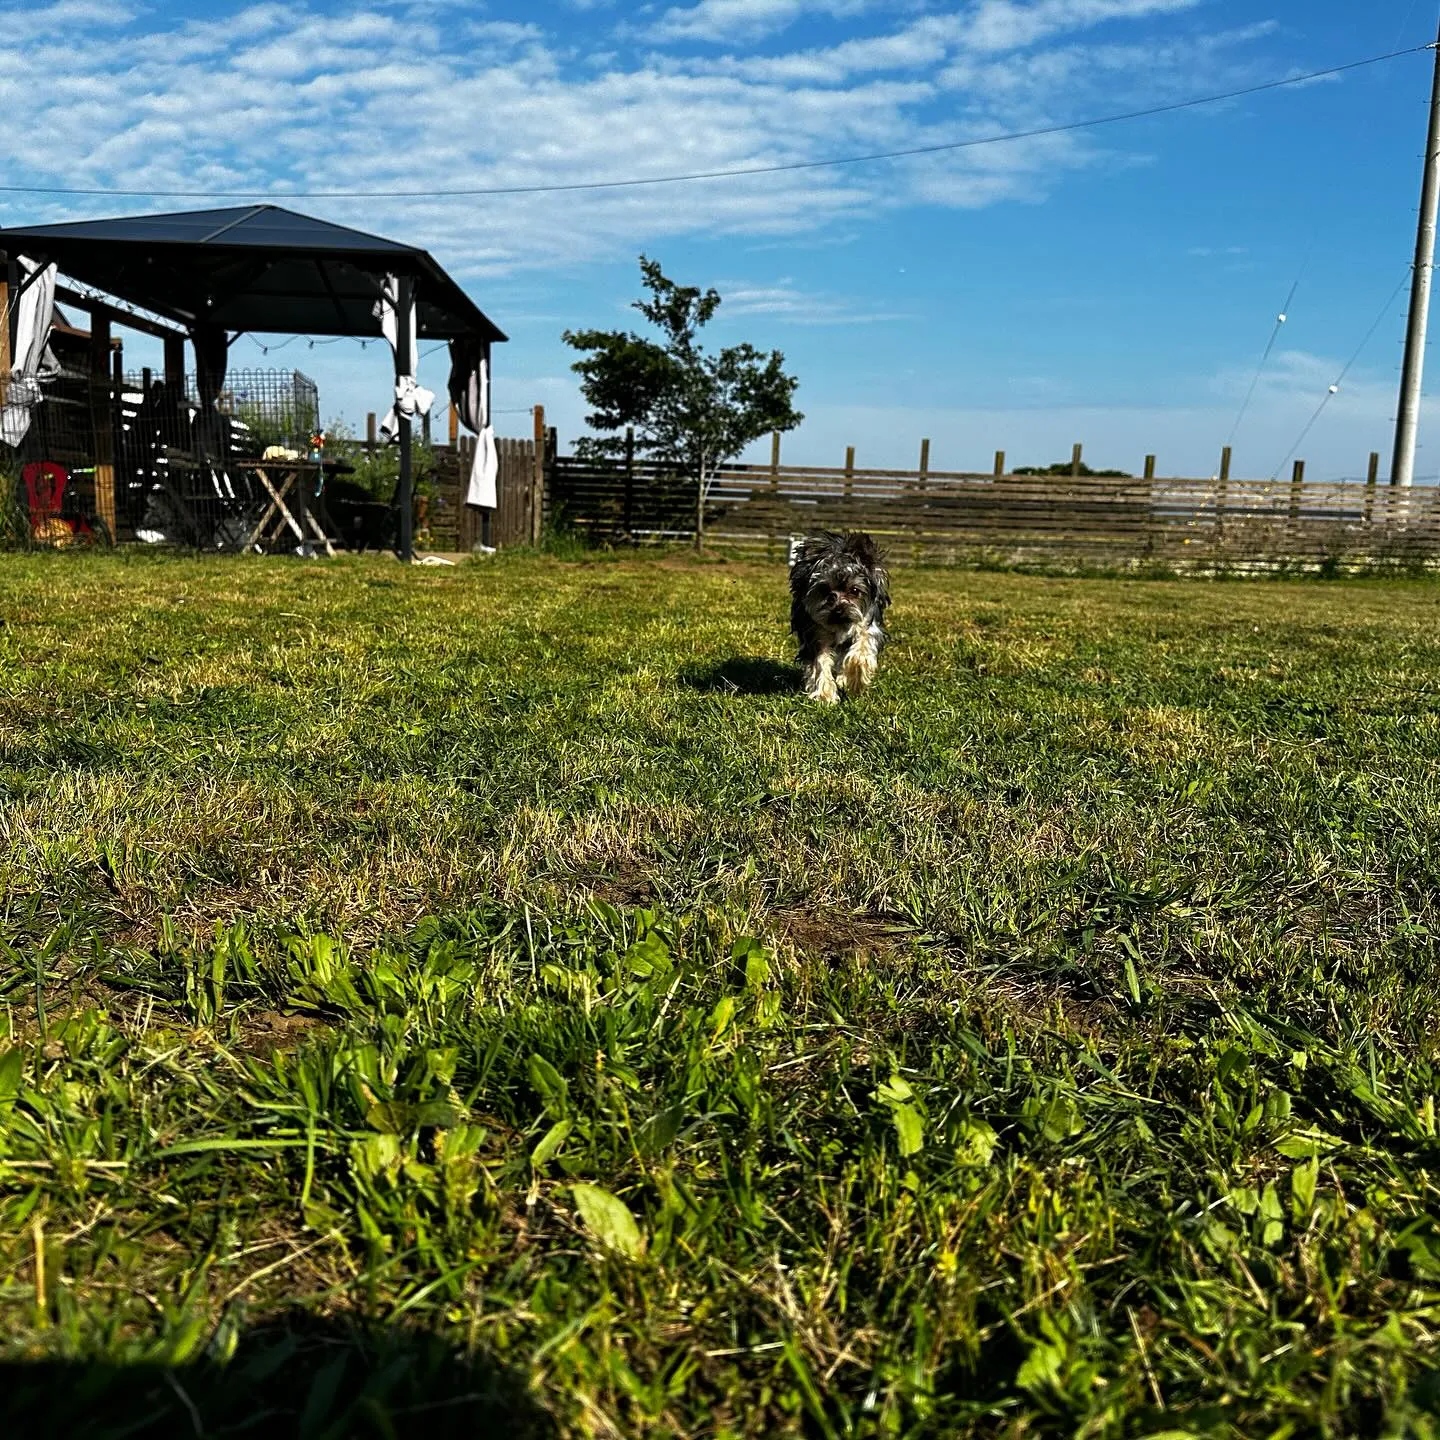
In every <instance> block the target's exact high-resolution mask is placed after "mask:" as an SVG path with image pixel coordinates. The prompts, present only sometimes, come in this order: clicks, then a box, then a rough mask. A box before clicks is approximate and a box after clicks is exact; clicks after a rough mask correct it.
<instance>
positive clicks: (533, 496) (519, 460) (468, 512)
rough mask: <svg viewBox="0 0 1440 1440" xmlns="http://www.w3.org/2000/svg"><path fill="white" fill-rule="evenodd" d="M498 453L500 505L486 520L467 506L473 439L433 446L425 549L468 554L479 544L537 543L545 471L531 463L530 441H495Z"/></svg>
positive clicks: (540, 523)
mask: <svg viewBox="0 0 1440 1440" xmlns="http://www.w3.org/2000/svg"><path fill="white" fill-rule="evenodd" d="M496 445H497V447H498V449H499V452H500V478H499V483H498V485H497V487H496V488H497V490H498V495H497V499H498V500H499V502H500V503H499V505H498V506H497V507H496V509H495V510H494V511H493V512H492V513H491V514H490V515H488V516H487V515H484V514H483V513H482V512H481V511H478V510H472V509H470V508H469V507H468V506H467V505H466V504H465V493H466V491H467V489H468V488H469V482H470V465H471V462H472V459H473V457H474V454H475V440H474V437H473V436H465V435H462V436H460V437H459V438H458V441H457V443H456V444H454V445H450V446H436V447H435V449H434V452H433V454H434V460H435V470H434V474H433V476H432V480H431V489H432V491H433V495H432V497H431V500H430V504H429V505H428V507H427V511H426V516H425V519H426V526H425V528H426V529H427V530H428V532H429V547H430V548H432V549H435V550H452V551H470V550H473V549H474V548H475V547H476V546H477V545H490V546H494V547H495V548H496V549H502V548H505V547H508V546H513V545H534V544H538V543H539V540H540V535H541V526H542V523H543V520H542V517H543V514H544V500H543V489H544V484H545V467H544V463H543V461H542V464H541V465H540V466H538V467H537V465H536V463H535V442H534V441H533V440H506V439H502V440H497V441H496Z"/></svg>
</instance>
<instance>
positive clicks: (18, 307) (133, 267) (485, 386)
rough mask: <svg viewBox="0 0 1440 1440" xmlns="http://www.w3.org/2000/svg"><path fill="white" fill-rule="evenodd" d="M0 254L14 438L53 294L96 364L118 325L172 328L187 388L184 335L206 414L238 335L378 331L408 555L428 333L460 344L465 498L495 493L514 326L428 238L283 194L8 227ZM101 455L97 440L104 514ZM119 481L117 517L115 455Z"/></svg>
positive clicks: (33, 396) (3, 436) (37, 375)
mask: <svg viewBox="0 0 1440 1440" xmlns="http://www.w3.org/2000/svg"><path fill="white" fill-rule="evenodd" d="M0 262H3V266H4V269H3V272H0V315H5V316H7V318H8V321H9V324H8V326H7V327H4V328H3V329H0V383H3V382H5V380H6V379H7V377H8V385H7V387H6V389H5V390H4V392H3V393H0V401H3V406H0V441H5V442H8V443H10V444H11V445H16V444H18V443H19V441H20V439H23V437H24V435H25V433H26V430H27V429H28V426H29V422H30V417H31V413H32V411H33V409H34V407H35V405H37V404H39V403H42V400H43V387H42V384H41V381H42V379H43V375H44V370H45V365H46V360H47V355H46V351H47V347H48V341H49V335H50V328H51V325H52V322H53V319H54V306H55V302H56V300H57V299H59V300H61V301H63V302H64V303H65V304H66V305H68V306H72V307H74V308H76V309H79V310H83V311H87V312H88V313H89V315H90V317H91V336H92V342H91V353H92V356H94V357H95V358H94V366H95V373H96V374H97V376H98V375H100V374H101V367H102V366H104V365H106V364H107V363H108V358H109V351H110V326H111V324H112V323H114V324H120V325H124V326H128V327H130V328H133V329H136V330H139V331H142V332H145V333H149V334H152V335H156V336H158V337H159V338H161V339H163V341H164V344H165V372H166V379H167V381H169V382H172V383H173V382H174V381H175V380H176V379H177V378H178V380H179V381H180V383H181V385H182V386H183V382H184V374H185V345H186V343H187V341H188V342H189V344H190V345H191V346H192V347H193V352H194V356H195V377H196V388H197V390H198V399H199V410H200V412H201V418H202V419H203V418H204V416H205V415H206V413H207V412H209V411H211V410H212V409H213V408H214V406H215V403H216V398H217V396H219V394H220V393H221V390H222V388H223V387H224V384H225V376H226V371H227V368H228V362H227V354H228V350H229V347H230V345H231V344H233V343H234V341H235V340H236V339H237V338H238V337H239V336H240V335H242V334H284V335H310V336H353V337H357V338H362V339H369V338H376V339H378V338H382V337H383V338H384V339H386V340H387V341H388V342H389V344H390V347H391V350H392V352H393V355H394V362H395V400H394V406H393V408H392V410H391V413H390V414H389V415H388V416H387V417H386V422H385V424H384V426H382V433H384V434H385V435H386V438H387V439H389V438H394V439H397V440H398V442H399V459H400V463H399V471H400V474H399V486H398V490H397V494H396V497H395V499H396V503H397V504H398V507H399V520H400V526H399V550H400V554H401V557H402V558H403V559H406V560H408V559H410V558H411V553H412V540H413V537H412V530H411V527H412V505H411V490H412V457H411V443H412V440H411V420H412V418H413V417H414V416H415V415H417V414H422V413H426V412H428V410H429V407H430V403H431V401H432V400H433V396H430V395H429V394H428V393H427V392H425V391H424V390H422V389H420V387H419V386H418V385H417V383H416V380H415V370H416V368H417V355H416V349H417V342H418V341H420V340H439V341H444V342H447V343H448V345H449V349H450V362H451V364H450V386H449V389H450V398H451V400H452V402H453V403H454V404H455V406H456V409H457V411H458V413H459V418H460V420H461V421H462V422H463V423H464V424H465V426H466V427H467V428H468V429H470V430H472V431H473V432H474V433H475V435H476V436H477V444H476V446H475V460H474V465H473V468H472V470H471V474H470V477H469V487H468V491H467V495H466V499H467V503H468V504H471V505H474V506H478V507H490V508H493V507H494V505H495V503H496V493H495V487H496V475H497V469H498V466H497V460H496V446H495V438H494V430H493V428H492V426H491V411H490V351H491V346H492V345H494V344H496V343H498V342H503V341H504V340H505V339H506V337H505V335H504V334H503V333H502V332H501V331H500V330H499V328H498V327H497V326H496V325H495V324H494V323H493V322H492V321H491V320H490V319H489V318H488V317H487V316H486V315H485V314H484V313H483V312H482V311H481V310H480V309H479V307H478V306H477V305H476V304H475V303H474V302H473V301H472V300H471V299H470V297H469V296H468V295H466V294H465V292H464V291H463V290H462V289H461V288H460V286H459V285H457V284H456V283H455V281H454V280H452V279H451V278H450V276H449V275H447V274H446V273H445V271H444V270H443V269H442V268H441V267H440V266H439V265H438V264H437V263H436V261H435V260H434V259H433V257H432V256H431V255H429V254H428V253H427V252H426V251H425V250H422V249H420V248H418V247H416V246H413V245H402V244H399V243H397V242H395V241H393V240H386V239H383V238H381V237H380V236H377V235H368V234H365V233H363V232H362V231H358V230H352V229H349V228H347V227H345V226H343V225H335V224H331V223H330V222H328V221H325V220H317V219H314V218H312V217H310V216H308V215H300V214H297V213H296V212H294V211H292V210H286V209H283V208H281V207H279V206H276V205H251V206H241V207H237V208H234V209H223V210H198V211H187V212H184V213H180V214H168V215H135V216H128V217H125V218H121V219H112V220H87V221H79V222H75V223H69V224H60V225H37V226H25V227H11V228H8V229H0ZM61 276H63V277H64V279H63V280H62V279H61ZM66 282H68V283H66ZM76 287H83V288H76ZM131 306H133V307H137V308H138V309H139V310H140V311H143V312H145V313H144V314H136V313H135V312H134V311H133V310H131V309H129V308H127V307H131ZM100 429H101V427H100V426H99V425H98V424H97V426H96V433H97V450H98V449H99V448H101V447H100V442H99V438H98V437H99V433H100ZM105 458H106V457H105V456H103V455H101V454H98V453H97V456H96V461H97V463H96V472H95V473H96V503H97V508H98V509H99V510H100V511H101V513H102V517H103V512H104V508H105V506H106V503H107V496H106V492H105V484H106V468H107V467H106V465H105V463H104V462H105ZM111 463H112V464H113V457H112V459H111ZM109 484H110V486H111V487H112V489H111V497H110V499H109V504H110V506H111V511H112V515H113V469H112V470H110V472H109ZM112 529H113V524H112Z"/></svg>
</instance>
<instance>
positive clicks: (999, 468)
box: [995, 450, 1005, 480]
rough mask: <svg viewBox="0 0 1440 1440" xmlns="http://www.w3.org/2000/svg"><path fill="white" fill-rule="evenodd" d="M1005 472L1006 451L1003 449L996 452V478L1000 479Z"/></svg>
mask: <svg viewBox="0 0 1440 1440" xmlns="http://www.w3.org/2000/svg"><path fill="white" fill-rule="evenodd" d="M1004 473H1005V452H1004V451H1003V450H997V451H996V452H995V478H996V479H997V480H998V479H999V478H1000V477H1001V476H1002V475H1003V474H1004Z"/></svg>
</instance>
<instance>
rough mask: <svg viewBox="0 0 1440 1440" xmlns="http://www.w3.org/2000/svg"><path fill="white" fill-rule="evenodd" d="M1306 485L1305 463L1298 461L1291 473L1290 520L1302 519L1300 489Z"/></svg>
mask: <svg viewBox="0 0 1440 1440" xmlns="http://www.w3.org/2000/svg"><path fill="white" fill-rule="evenodd" d="M1304 483H1305V462H1304V461H1303V460H1297V461H1296V462H1295V468H1294V469H1293V470H1292V471H1291V472H1290V519H1291V520H1298V519H1299V518H1300V487H1301V486H1302V485H1304Z"/></svg>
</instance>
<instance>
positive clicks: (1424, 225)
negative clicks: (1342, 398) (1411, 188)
mask: <svg viewBox="0 0 1440 1440" xmlns="http://www.w3.org/2000/svg"><path fill="white" fill-rule="evenodd" d="M1434 49H1435V78H1434V81H1433V83H1432V86H1431V92H1430V133H1429V135H1428V137H1427V138H1426V141H1425V182H1424V184H1423V185H1422V187H1421V190H1420V229H1419V233H1418V235H1417V236H1416V239H1415V275H1414V279H1413V280H1412V282H1411V285H1410V322H1409V324H1408V325H1407V327H1406V330H1405V367H1404V370H1403V371H1402V373H1401V376H1400V410H1399V413H1398V414H1397V415H1396V417H1395V460H1394V463H1393V464H1392V465H1391V467H1390V483H1391V484H1392V485H1406V486H1408V485H1413V484H1414V483H1415V441H1416V438H1417V435H1418V433H1419V429H1420V394H1421V388H1422V385H1423V383H1424V376H1425V331H1426V328H1427V327H1428V325H1429V323H1430V282H1431V280H1432V279H1433V278H1434V274H1435V224H1436V219H1437V216H1440V32H1437V34H1436V37H1435V46H1434Z"/></svg>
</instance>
